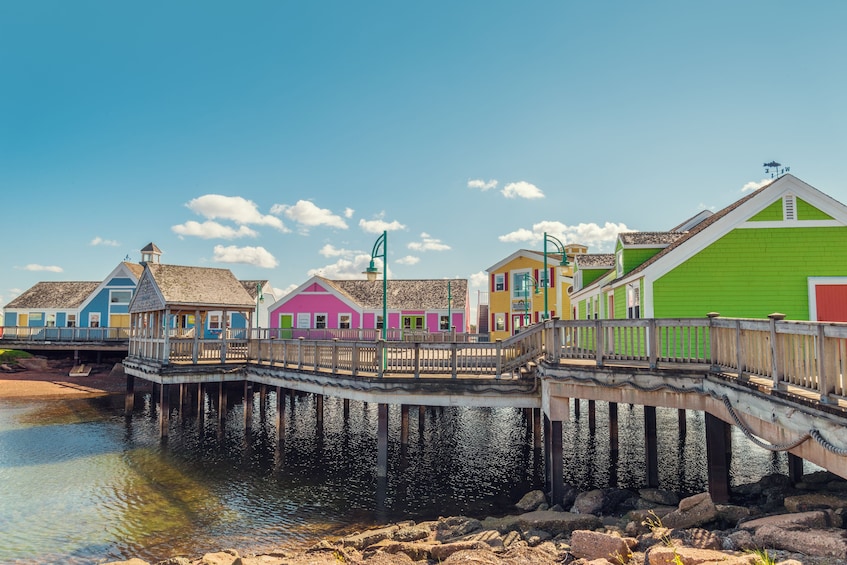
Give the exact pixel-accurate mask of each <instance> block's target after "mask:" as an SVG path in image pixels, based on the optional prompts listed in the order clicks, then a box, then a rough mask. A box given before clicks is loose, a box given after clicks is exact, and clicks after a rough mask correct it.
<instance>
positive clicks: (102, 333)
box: [0, 326, 130, 343]
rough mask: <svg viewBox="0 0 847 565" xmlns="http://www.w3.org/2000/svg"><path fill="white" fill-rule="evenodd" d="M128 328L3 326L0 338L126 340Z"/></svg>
mask: <svg viewBox="0 0 847 565" xmlns="http://www.w3.org/2000/svg"><path fill="white" fill-rule="evenodd" d="M129 334H130V328H126V327H105V326H104V327H96V328H95V327H87V326H86V327H76V326H4V327H0V340H3V341H16V342H19V341H21V342H69V343H76V342H96V343H100V342H104V341H123V342H125V341H128V340H129Z"/></svg>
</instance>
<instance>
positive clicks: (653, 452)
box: [124, 314, 847, 501]
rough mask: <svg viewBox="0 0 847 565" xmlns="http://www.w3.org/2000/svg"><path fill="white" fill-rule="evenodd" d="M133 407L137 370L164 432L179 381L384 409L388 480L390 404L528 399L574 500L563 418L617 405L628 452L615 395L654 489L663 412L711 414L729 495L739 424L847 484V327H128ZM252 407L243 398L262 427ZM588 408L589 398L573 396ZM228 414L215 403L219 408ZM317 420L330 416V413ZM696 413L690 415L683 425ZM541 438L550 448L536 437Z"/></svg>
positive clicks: (685, 322) (551, 460)
mask: <svg viewBox="0 0 847 565" xmlns="http://www.w3.org/2000/svg"><path fill="white" fill-rule="evenodd" d="M124 369H125V371H126V374H127V396H126V407H127V411H129V412H131V411H132V409H133V405H132V403H133V397H134V394H133V391H134V379H135V378H142V379H145V380H148V381H152V382H154V383H157V384H158V385H160V387H159V389H158V390H159V401H160V403H161V405H162V407H161V410H160V430H161V434H162V436H166V435H167V433H168V426H169V422H168V414H169V412H170V410H169V408H168V407H169V398H170V391H171V387H178V388H179V391H180V398H181V399H182V398H185V397H187V396H188V395H187V394H186V391H189V392H190V391H191V389H192V388H193V387H196V391H197V398H202V397H203V394H202V393H203V389H204V387H206V386H207V385H220V386H218V387H217V390H218V391H219V392H218V394H219V399H218V402H219V403H221V402H223V403H224V404H220V406H225V396H224V394H223V389H224V387H223V386H222V385H223V384H225V383H236V382H237V383H243V386H244V394H245V398H247V397H250V398H252V394H253V389H254V387H255V386H258V387H260V389H261V391H262V393H265V392H266V391H267V389H268V387H275V388H276V392H277V394H276V399H277V425H278V426H280V427H281V426H282V425H283V422H284V419H283V416H284V411H285V403H284V400H283V399H284V397H285V392H286V391H299V392H307V393H313V394H315V395H317V396H316V398H317V399H318V402H317V403H316V404H317V406H318V410H319V411H321V410H322V400H323V397H324V396H326V395H329V396H334V397H338V398H342V399H344V400H345V402H348V401H349V400H360V401H365V402H372V403H376V404H378V406H379V410H378V414H379V418H378V430H377V438H378V461H377V473H378V475H379V476H382V477H384V476H385V474H386V473H387V468H388V465H387V457H388V455H387V454H388V405H390V404H399V405H401V407H402V408H401V414H402V416H401V418H402V420H403V421H402V422H401V438H402V437H403V435H404V434H403V431H404V430H403V426H406V430H405V431H406V434H407V433H408V430H407V426H408V420H407V415H408V408H409V406H414V405H418V406H473V407H481V406H490V407H502V406H509V407H516V408H524V409H526V410H528V411H531V412H532V415H533V417H532V421H533V426H534V427H535V428H537V429H539V431H540V428H542V420H543V434H536V437H543V444H544V445H543V449H544V453H545V462H546V465H545V468H546V469H547V480H548V484H549V488H550V492H551V495H552V498H553V499H558V498H559V497H560V496H561V495H562V489H563V487H564V484H563V469H562V460H563V457H562V454H563V451H562V450H563V449H564V446H563V445H562V437H563V433H562V427H563V425H566V424H567V422H568V421H569V419H570V410H571V405H572V400H586V401H587V402H588V410H589V421H590V422H591V425H594V422H593V418H594V406H595V403H596V402H597V401H601V402H608V403H609V411H608V412H609V422H608V425H609V431H610V433H609V436H610V441H611V442H612V445H611V446H610V449H612V450H617V441H618V437H617V405H618V403H627V404H640V405H643V406H644V418H645V447H646V450H645V451H646V454H647V461H646V465H647V480H648V485H645V486H658V468H659V461H658V455H657V453H658V449H657V439H656V437H657V434H656V408H657V407H668V408H676V409H678V410H680V411H681V414H682V413H683V412H682V411H685V410H700V411H703V412H704V414H705V421H706V437H705V444H706V447H707V462H708V477H709V490H710V491H711V493H712V496H713V499H715V500H716V501H725V500H727V499H728V497H729V455H728V454H729V453H730V452H731V449H730V445H729V443H728V442H729V439H728V438H729V437H730V434H729V433H728V430H729V427H730V426H737V427H738V428H740V429H741V430H742V431H743V432H744V434H745V435H746V436H747V437H748V438H749V440H750V441H753V442H755V443H757V444H758V445H760V446H761V447H763V448H764V449H768V450H773V451H786V452H788V454H789V470H790V474H791V475H792V476H793V478H795V479H799V476H800V475H802V462H803V460H804V459H805V460H808V461H811V462H813V463H815V464H817V465H819V466H821V467H823V468H826V469H828V470H830V471H832V472H834V473H836V474H838V475H840V476H842V477H845V478H847V380H845V378H847V377H845V375H847V324H827V323H815V322H788V321H784V320H783V319H781V316H780V315H776V314H775V315H773V316H771V317H770V319H768V320H744V319H727V318H721V317H719V316H718V315H710V316H709V317H707V318H702V319H672V320H668V319H638V320H574V321H562V320H548V321H546V322H544V323H542V324H538V325H536V326H534V327H532V328H531V329H529V330H527V331H525V332H522V333H521V334H518V335H516V336H513V337H511V338H509V339H507V340H503V341H497V342H495V343H467V342H455V341H454V342H449V343H425V342H401V341H382V340H376V341H358V340H348V339H344V338H343V336H341V337H337V338H334V339H321V340H308V339H303V338H301V339H282V338H281V337H280V336H279V335H278V334H276V333H275V330H268V329H262V330H252V331H250V332H248V333H242V334H239V335H238V336H236V337H231V336H223V337H222V338H220V339H214V340H204V339H200V338H199V337H197V336H188V337H180V336H179V335H175V334H173V333H172V332H170V331H165V330H161V329H151V328H149V327H138V328H131V335H130V342H129V354H128V356H127V358H126V359H125V360H124ZM251 406H252V402H245V407H246V408H247V410H245V425H248V426H249V425H250V424H249V422H250V419H252V415H251V410H252V409H251V408H250V407H251ZM573 406H574V409H578V408H579V406H580V403H579V402H573ZM222 412H224V410H223V408H221V409H219V417H220V414H221V413H222ZM319 417H320V416H319ZM683 421H684V418H680V422H683ZM537 441H538V440H537ZM539 447H540V446H539Z"/></svg>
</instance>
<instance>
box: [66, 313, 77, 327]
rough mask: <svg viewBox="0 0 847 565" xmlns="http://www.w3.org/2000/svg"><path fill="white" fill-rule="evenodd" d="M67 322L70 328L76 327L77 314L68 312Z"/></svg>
mask: <svg viewBox="0 0 847 565" xmlns="http://www.w3.org/2000/svg"><path fill="white" fill-rule="evenodd" d="M66 323H67V325H68V327H69V328H75V327H76V314H68V320H67V322H66Z"/></svg>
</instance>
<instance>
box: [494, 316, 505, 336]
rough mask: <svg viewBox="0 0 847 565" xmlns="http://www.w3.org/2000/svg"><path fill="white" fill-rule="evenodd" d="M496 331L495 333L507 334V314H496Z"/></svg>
mask: <svg viewBox="0 0 847 565" xmlns="http://www.w3.org/2000/svg"><path fill="white" fill-rule="evenodd" d="M494 331H495V332H505V331H506V314H505V313H502V312H501V313H495V314H494Z"/></svg>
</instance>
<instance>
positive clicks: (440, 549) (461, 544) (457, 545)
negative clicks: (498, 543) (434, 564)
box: [430, 541, 491, 561]
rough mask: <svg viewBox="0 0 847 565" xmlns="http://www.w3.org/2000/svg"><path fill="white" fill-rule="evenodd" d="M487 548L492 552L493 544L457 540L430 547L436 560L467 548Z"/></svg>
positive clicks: (477, 549)
mask: <svg viewBox="0 0 847 565" xmlns="http://www.w3.org/2000/svg"><path fill="white" fill-rule="evenodd" d="M471 549H472V550H475V551H479V550H485V551H487V552H491V546H489V545H488V544H487V543H485V542H484V541H457V542H453V543H443V544H441V545H433V546H432V547H431V548H430V555H431V556H432V558H433V559H435V560H436V561H444V560H445V559H447V558H448V557H450V556H451V555H453V554H454V553H456V552H458V551H466V550H471Z"/></svg>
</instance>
